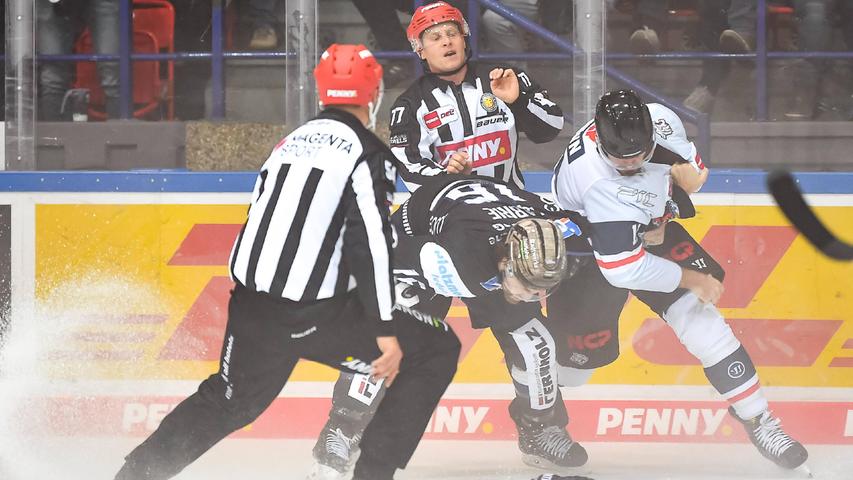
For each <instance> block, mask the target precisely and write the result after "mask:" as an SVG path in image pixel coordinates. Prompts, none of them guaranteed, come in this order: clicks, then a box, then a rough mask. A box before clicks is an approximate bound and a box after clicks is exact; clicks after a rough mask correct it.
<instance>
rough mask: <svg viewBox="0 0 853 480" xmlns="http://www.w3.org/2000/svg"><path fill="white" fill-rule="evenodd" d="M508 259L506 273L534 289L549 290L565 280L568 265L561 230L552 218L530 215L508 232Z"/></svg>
mask: <svg viewBox="0 0 853 480" xmlns="http://www.w3.org/2000/svg"><path fill="white" fill-rule="evenodd" d="M506 243H507V246H508V247H509V248H508V258H507V259H506V265H505V267H504V274H505V275H509V276H512V277H515V278H517V279H518V280H519V281H521V283H522V284H523V285H524V286H526V287H527V288H530V289H535V290H546V291H547V290H549V289H551V288H553V287H555V286H557V284H559V283H560V281H561V280H562V279H563V276H564V275H565V273H566V269H567V266H568V260H567V256H566V246H565V243H563V234H562V232H561V231H560V229H559V228H558V227H557V226H556V225H555V224H554V222H551V221H549V220H543V219H539V218H526V219H524V220H520V221H518V222H516V223H515V225H513V226H512V229H511V230H510V232H509V235H507V238H506Z"/></svg>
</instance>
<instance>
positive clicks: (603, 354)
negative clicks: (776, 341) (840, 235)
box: [549, 90, 808, 469]
mask: <svg viewBox="0 0 853 480" xmlns="http://www.w3.org/2000/svg"><path fill="white" fill-rule="evenodd" d="M707 178H708V169H707V168H706V167H705V165H704V164H703V163H702V160H701V158H700V157H699V154H698V153H697V151H696V148H695V146H694V145H693V143H692V142H690V141H688V140H687V136H686V133H685V130H684V126H683V124H682V123H681V120H680V119H679V118H678V117H677V116H676V115H675V113H673V112H672V111H671V110H669V109H668V108H666V107H664V106H663V105H659V104H655V103H650V104H648V105H646V104H644V103H643V102H642V101H641V100H640V98H639V97H638V96H637V95H636V93H634V92H633V91H631V90H618V91H612V92H609V93H606V94H605V95H604V96H602V97H601V99H600V101H599V102H598V105H597V107H596V113H595V118H594V119H593V120H591V121H590V122H588V123H587V124H586V125H584V126H583V127H582V128H581V129H580V130H579V131H578V132H577V133H576V134H575V136H574V137H573V138H572V140H571V142H570V143H569V146H568V147H567V148H566V150H565V152H564V154H563V156H562V157H561V158H560V160H559V161H558V162H557V164H556V167H555V172H554V178H553V183H552V190H553V192H552V193H553V195H554V198H555V199H556V201H557V203H558V204H559V205H560V206H561V207H562V208H565V209H570V210H574V211H577V212H579V213H581V214H582V215H584V216H585V217H586V219H587V220H588V221H589V225H588V230H589V236H590V238H591V242H592V247H593V250H594V255H595V259H596V262H597V264H598V268H599V270H600V272H601V274H602V275H603V279H606V282H608V283H609V284H611V285H613V286H615V287H618V288H620V289H629V290H631V291H632V292H633V293H634V294H635V295H636V296H637V297H638V298H639V299H640V300H641V301H643V302H644V303H646V304H647V305H648V306H649V307H651V308H652V310H654V311H655V312H656V313H657V314H658V315H660V316H661V318H663V319H664V320H665V321H666V323H667V324H668V325H669V326H670V327H671V328H672V329H673V330H674V332H675V334H676V335H677V336H678V338H679V340H680V341H681V343H682V344H684V346H685V347H686V348H687V350H688V351H689V352H690V353H691V354H692V355H694V356H695V357H696V358H697V359H698V360H699V361H700V362H701V364H702V366H703V367H704V370H705V375H706V377H707V378H708V381H709V382H710V383H711V385H713V386H714V388H715V389H716V390H717V391H718V392H719V393H720V395H722V396H723V397H724V398H725V399H726V400H727V401H728V402H729V404H730V407H729V412H730V413H731V414H732V415H733V416H734V417H735V418H736V419H738V420H739V421H740V422H742V423H743V425H744V428H745V429H746V431H747V433H748V434H749V438H750V439H751V440H752V443H753V444H754V445H755V446H756V447H757V448H758V450H759V451H760V452H761V454H762V455H764V456H765V457H767V458H769V459H770V460H772V461H773V462H775V463H776V464H777V465H780V466H782V467H784V468H789V469H793V468H797V467H798V466H800V465H802V464H803V463H804V462H805V460H806V458H807V457H808V453H807V451H806V449H805V448H804V447H803V446H802V445H801V444H800V443H799V442H797V441H796V440H794V439H792V438H791V437H790V436H789V435H788V434H787V433H785V431H784V430H783V429H782V427H781V424H780V421H779V419H777V418H775V417H774V416H773V415H772V414H771V412H770V410H769V408H768V404H767V400H766V399H765V397H764V395H763V393H762V390H761V387H760V384H759V380H758V375H757V373H756V370H755V367H754V366H753V363H752V360H751V359H750V357H749V354H748V353H747V352H746V350H745V349H744V348H743V346H742V345H741V344H740V342H739V341H738V339H737V338H736V337H735V335H734V333H733V332H732V330H731V328H729V326H728V325H727V324H726V322H725V320H724V319H723V317H722V315H721V314H720V312H719V310H718V309H717V308H716V307H715V306H714V304H715V303H716V302H717V300H719V298H720V295H721V294H722V292H723V286H722V283H721V282H722V280H723V276H724V272H723V269H722V268H721V267H720V265H719V264H718V263H717V262H716V261H714V259H713V258H712V257H711V256H710V255H708V253H707V252H705V251H704V250H703V249H702V247H701V246H700V245H699V243H698V242H697V241H696V240H695V239H693V238H692V237H691V236H690V234H689V233H687V231H686V230H685V229H684V228H683V227H682V226H680V225H679V224H678V223H676V222H671V221H670V220H672V219H673V218H677V217H687V216H691V215H692V212H689V211H687V210H690V209H691V208H692V204H690V203H689V201H685V200H684V198H681V199H680V198H679V195H678V194H677V192H679V188H678V187H680V188H681V189H683V190H684V191H686V193H688V194H689V193H694V192H696V191H698V190H699V188H700V187H701V186H702V184H703V183H704V182H705V180H706V179H707ZM682 197H683V196H682ZM685 206H686V207H685ZM585 278H586V277H585ZM574 286H576V287H577V288H576V289H574V290H571V295H567V296H565V298H563V300H564V301H565V302H567V305H566V306H565V307H561V306H558V305H553V308H552V305H551V304H549V317H550V318H552V319H556V318H560V317H561V316H562V313H561V312H560V310H561V308H562V309H563V311H567V310H565V309H566V308H571V314H572V315H575V316H577V315H578V312H579V311H587V312H592V311H595V312H596V315H595V316H589V317H588V318H589V319H590V322H588V323H587V325H585V326H584V327H581V328H586V329H587V331H600V332H607V334H606V335H602V336H599V337H597V338H596V342H594V343H595V347H596V349H595V350H590V349H586V350H584V349H581V348H574V349H573V348H568V349H563V348H562V347H564V346H569V347H571V343H572V342H568V345H565V343H564V342H562V341H561V342H560V343H559V345H560V346H561V350H562V351H561V352H558V357H559V358H558V360H559V361H560V364H561V368H560V383H561V384H580V383H583V381H584V380H585V379H586V378H588V376H589V374H590V373H591V371H592V370H591V369H592V368H595V367H597V366H601V365H604V364H607V363H609V362H612V361H613V360H615V358H616V356H617V355H618V339H617V337H616V335H615V333H616V330H617V329H616V324H615V322H616V319H617V318H618V312H616V313H617V315H614V314H613V312H614V311H615V309H617V308H621V305H622V302H624V300H625V298H626V296H627V291H626V290H622V291H621V293H620V292H619V291H617V290H614V289H607V288H605V286H606V283H605V282H603V281H601V280H599V281H598V282H595V281H591V282H587V283H585V284H579V283H578V282H575V283H574ZM585 288H586V289H587V290H584V289H585ZM561 291H568V286H567V287H566V288H563V289H561ZM592 295H594V297H593V298H595V300H594V301H593V302H586V304H585V305H583V303H584V302H583V300H584V299H589V298H591V296H592ZM555 298H556V296H555ZM596 321H597V322H599V323H598V324H597V325H596V324H595V322H596ZM581 323H583V322H581ZM608 323H610V324H609V325H608ZM552 325H553V324H552ZM577 325H578V323H577V322H574V323H571V324H569V323H566V322H561V323H560V324H559V325H553V328H552V333H553V334H554V336H555V338H560V339H563V338H567V337H568V338H572V336H573V335H577V333H576V332H572V331H571V330H570V331H569V333H568V334H565V335H564V334H562V333H561V334H560V335H558V334H557V332H556V330H554V329H556V328H559V327H560V326H562V327H564V328H567V329H575V328H577ZM611 332H612V334H611ZM562 367H567V368H562ZM570 377H574V378H575V379H574V380H570Z"/></svg>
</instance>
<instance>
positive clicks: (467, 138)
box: [314, 2, 579, 473]
mask: <svg viewBox="0 0 853 480" xmlns="http://www.w3.org/2000/svg"><path fill="white" fill-rule="evenodd" d="M468 35H469V30H468V24H467V22H466V21H465V19H464V18H463V16H462V13H461V12H460V11H459V10H457V9H456V8H454V7H453V6H451V5H449V4H447V3H445V2H435V3H431V4H428V5H424V6H422V7H419V8H418V9H417V10H416V11H415V13H414V16H413V17H412V21H411V23H410V24H409V27H408V29H407V36H408V38H409V42H410V43H411V45H412V49H413V50H414V51H415V53H416V54H417V55H418V56H419V57H420V58H421V59H422V60H423V65H424V67H425V70H426V71H427V73H426V74H425V75H424V76H422V77H421V78H419V79H417V80H416V81H415V82H414V83H413V84H412V86H411V87H409V89H407V90H406V91H405V92H404V93H403V94H402V95H400V97H399V98H397V100H396V102H395V103H394V106H393V107H392V109H391V118H390V133H391V136H390V143H391V151H392V152H394V155H395V156H396V157H397V158H398V159H399V160H400V163H401V168H400V175H401V177H402V178H403V180H404V181H405V183H406V186H407V187H408V188H409V190H412V191H414V190H415V189H417V188H418V187H420V186H421V185H422V184H424V183H426V182H430V181H431V180H433V179H435V178H436V177H439V176H444V175H446V174H459V173H465V174H467V173H472V172H473V173H476V174H478V175H484V176H490V177H495V178H497V179H500V180H503V181H505V182H507V183H509V184H510V185H513V186H516V187H519V188H523V187H524V180H523V177H522V175H521V170H520V167H519V165H518V162H517V153H518V146H517V140H518V131H519V130H520V131H522V132H524V133H526V135H527V137H528V138H529V139H530V140H532V141H534V142H536V143H544V142H548V141H551V140H553V139H554V138H555V137H556V136H557V134H559V132H560V131H561V130H562V128H563V112H562V110H561V109H560V107H559V106H558V105H557V104H555V103H554V102H552V101H550V100H549V99H548V96H547V92H546V91H545V90H544V89H542V88H541V87H539V86H538V85H537V84H536V83H535V82H533V80H532V79H531V78H530V77H529V76H528V75H527V74H526V73H524V72H523V71H521V70H518V69H513V68H510V67H508V66H500V67H498V68H488V67H486V66H484V65H479V64H477V63H476V62H472V61H469V57H470V49H469V47H468V43H467V37H468ZM363 382H364V379H363V378H353V376H352V375H350V374H347V373H343V374H342V375H341V379H340V380H339V381H338V383H337V384H336V385H335V393H334V396H335V398H340V397H342V396H347V395H349V392H350V391H355V390H357V388H358V385H361V384H362V383H363ZM379 392H380V393H379V395H381V390H380V391H379ZM360 401H364V399H363V398H361V399H360ZM377 401H378V400H377V398H376V396H371V400H370V402H371V403H372V404H374V405H375V403H373V402H377ZM546 406H547V407H548V408H550V407H552V406H553V402H551V401H550V400H549V401H548V402H546ZM540 407H541V406H540V405H537V406H536V408H540ZM556 408H562V404H560V405H557V406H556ZM358 411H359V409H353V410H349V411H348V412H347V415H349V416H351V417H353V416H361V414H360V413H357V412H358ZM537 413H539V414H541V413H543V412H541V411H540V412H537ZM332 415H333V416H334V415H335V413H334V410H333V412H332ZM339 416H342V415H339ZM537 418H544V417H543V416H541V415H537ZM553 418H554V419H556V421H557V423H560V422H562V420H559V419H561V418H565V413H564V412H563V413H562V414H557V415H555V416H554V417H553ZM365 421H366V420H365ZM337 423H339V422H335V421H334V419H331V420H330V422H329V424H328V425H327V428H325V429H324V430H323V434H322V435H321V436H320V438H319V439H318V441H317V445H316V446H315V449H314V455H315V457H317V460H318V462H319V463H320V465H324V464H325V465H327V466H329V467H331V468H329V469H323V468H321V467H320V466H318V467H316V469H315V470H317V469H319V470H327V471H329V472H330V473H334V471H335V470H345V469H346V463H347V462H348V461H350V460H349V453H348V452H349V451H350V448H349V447H346V448H344V447H343V446H354V445H355V444H357V442H358V438H353V435H357V434H356V433H355V431H352V432H350V433H346V432H345V431H344V430H346V429H344V430H339V429H336V428H331V429H330V428H328V427H333V426H334V425H336V424H337ZM563 425H565V423H563ZM356 430H357V429H356ZM549 457H553V455H549ZM525 458H527V459H528V461H533V460H532V457H525ZM577 458H579V457H576V458H575V459H572V460H569V459H568V458H563V459H559V458H556V457H553V458H548V459H546V461H547V462H551V463H557V464H561V463H565V462H569V463H574V462H576V461H578V460H577Z"/></svg>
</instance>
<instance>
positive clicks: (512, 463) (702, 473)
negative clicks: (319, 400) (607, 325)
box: [0, 438, 853, 480]
mask: <svg viewBox="0 0 853 480" xmlns="http://www.w3.org/2000/svg"><path fill="white" fill-rule="evenodd" d="M5 440H9V439H4V442H3V443H4V445H3V449H2V453H0V455H2V456H0V459H2V467H0V478H2V479H3V480H45V479H61V480H95V479H107V480H108V479H111V478H112V476H113V475H114V474H115V472H116V471H117V470H118V468H119V467H120V466H121V463H122V457H123V455H125V454H126V453H127V452H129V451H130V450H131V449H132V448H133V447H134V446H135V445H136V443H138V442H139V441H141V439H136V440H135V439H128V438H121V439H110V438H53V439H37V440H36V439H33V438H30V439H17V440H16V441H15V442H13V444H12V445H10V444H9V443H8V442H6V441H5ZM312 447H313V441H311V440H249V439H231V440H228V439H226V440H225V441H223V442H221V443H220V444H218V445H216V446H215V447H214V448H213V449H211V450H210V451H208V452H207V453H206V454H205V455H204V456H202V457H201V458H200V459H199V460H198V461H196V462H195V463H194V464H192V465H190V466H189V467H188V468H187V469H186V470H185V471H184V472H182V473H181V474H180V475H178V476H177V477H175V478H176V479H178V480H234V479H240V480H290V479H303V478H305V477H306V475H307V474H308V472H309V470H310V468H311V462H312V459H311V448H312ZM586 448H587V450H588V451H589V453H590V462H589V463H588V464H587V465H586V466H584V467H582V468H581V469H579V470H576V471H566V472H563V473H564V474H567V475H568V474H574V475H586V476H588V477H591V478H593V479H595V480H670V479H671V480H677V479H685V480H781V479H802V478H806V476H805V475H803V474H801V473H799V472H790V471H786V470H782V469H779V468H777V467H775V466H774V465H772V464H771V463H770V462H768V461H766V460H764V459H763V458H762V457H761V456H760V455H759V454H758V452H757V451H755V450H754V449H753V447H752V446H751V445H743V444H736V445H728V444H727V445H719V444H716V445H707V444H706V445H697V444H690V445H676V444H661V443H610V444H606V443H587V444H586ZM809 452H810V458H809V461H808V462H807V463H808V465H809V467H810V468H811V470H812V473H813V474H814V478H815V479H820V480H850V479H851V478H853V447H850V446H829V445H810V446H809ZM541 473H548V472H545V471H541V470H537V469H534V468H531V467H527V466H525V465H524V464H523V463H521V458H520V455H519V453H518V450H517V448H516V446H515V443H514V442H512V441H447V440H440V441H436V440H433V441H424V442H423V443H422V444H421V446H420V447H419V449H418V451H417V452H416V453H415V456H414V458H413V459H412V461H411V463H410V464H409V467H408V468H407V469H406V470H404V471H401V472H399V473H398V474H397V476H396V478H398V479H400V480H426V479H441V480H463V479H484V480H485V479H490V480H528V479H531V478H534V477H535V476H537V475H539V474H541ZM555 473H556V472H555Z"/></svg>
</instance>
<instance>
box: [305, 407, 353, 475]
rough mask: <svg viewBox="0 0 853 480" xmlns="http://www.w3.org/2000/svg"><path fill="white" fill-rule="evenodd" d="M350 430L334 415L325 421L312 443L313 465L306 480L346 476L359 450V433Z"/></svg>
mask: <svg viewBox="0 0 853 480" xmlns="http://www.w3.org/2000/svg"><path fill="white" fill-rule="evenodd" d="M348 430H352V428H350V427H349V426H348V425H346V424H344V423H343V422H338V421H336V419H335V417H332V418H330V419H329V421H328V422H326V426H325V427H324V428H323V433H322V435H320V438H318V439H317V443H316V444H315V445H314V460H315V463H314V466H313V467H312V468H311V473H309V474H308V480H338V479H343V478H345V477H346V476H347V473H349V471H350V470H352V466H353V465H354V464H355V461H356V459H357V458H358V455H359V453H361V450H360V449H359V448H358V442H359V441H360V440H361V433H360V432H359V433H351V432H349V431H348Z"/></svg>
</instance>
